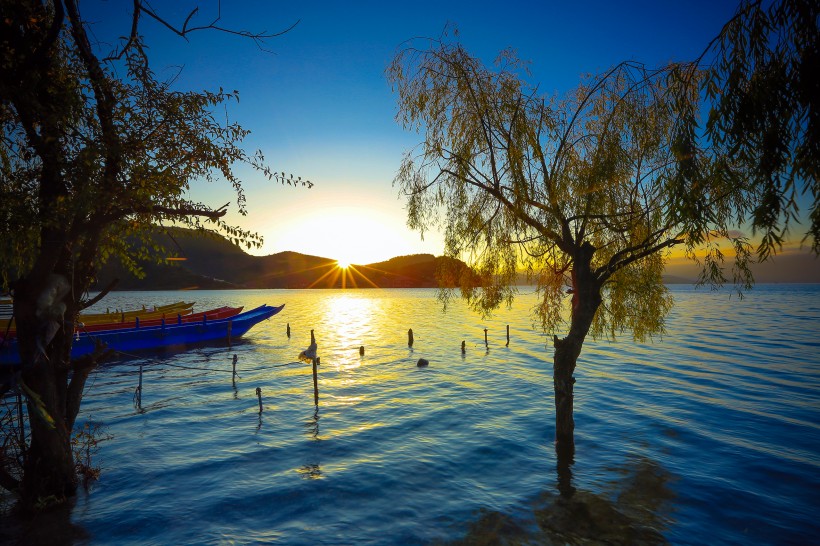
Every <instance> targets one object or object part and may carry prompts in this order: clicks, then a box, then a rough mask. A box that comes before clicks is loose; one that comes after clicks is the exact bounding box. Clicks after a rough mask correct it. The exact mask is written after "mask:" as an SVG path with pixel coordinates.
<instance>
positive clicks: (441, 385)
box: [72, 285, 820, 545]
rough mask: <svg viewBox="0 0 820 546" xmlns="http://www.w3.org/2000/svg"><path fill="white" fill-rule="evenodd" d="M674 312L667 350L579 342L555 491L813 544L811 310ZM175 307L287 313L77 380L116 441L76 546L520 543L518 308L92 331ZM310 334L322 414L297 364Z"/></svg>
mask: <svg viewBox="0 0 820 546" xmlns="http://www.w3.org/2000/svg"><path fill="white" fill-rule="evenodd" d="M672 292H673V295H674V298H675V302H676V305H675V308H674V310H673V311H672V314H671V315H670V317H669V320H668V333H667V334H666V335H665V336H663V338H662V339H659V340H655V341H654V342H652V343H643V344H636V343H633V342H632V341H631V340H630V339H629V338H626V337H625V338H622V339H618V340H617V341H616V342H607V341H592V340H587V342H586V344H585V346H584V350H583V353H582V355H581V358H580V360H579V362H578V368H577V371H576V376H577V379H578V382H577V384H576V425H577V430H576V443H577V448H576V454H575V464H574V466H573V484H574V486H575V487H576V488H577V489H578V490H579V491H583V492H589V493H590V494H594V495H599V496H601V497H603V498H607V499H611V500H612V502H616V501H618V502H620V501H624V500H630V501H631V502H633V507H637V508H636V510H638V511H643V512H646V513H647V514H648V515H647V518H648V519H646V521H648V522H650V523H649V524H651V525H652V526H653V528H654V529H656V530H657V531H659V532H660V533H662V535H663V537H664V539H665V540H667V541H669V542H671V543H674V544H704V543H727V544H728V543H734V544H787V543H795V544H796V543H803V542H807V541H811V540H816V539H817V537H818V536H820V529H818V526H817V523H816V518H817V514H818V513H820V505H819V503H818V500H820V497H818V491H820V424H819V423H820V357H818V355H819V354H820V352H819V351H818V348H820V342H818V339H820V338H818V332H820V329H819V328H818V326H820V288H819V287H818V286H817V285H795V286H791V285H789V286H787V285H782V286H781V285H770V286H759V287H756V288H755V289H754V290H753V291H752V292H751V293H750V294H748V295H747V296H746V297H745V298H744V299H743V300H739V299H738V298H737V297H736V296H732V295H730V294H729V293H728V292H709V291H706V290H694V289H691V288H689V287H673V288H672ZM183 297H184V298H185V299H188V300H190V299H196V301H197V305H196V308H197V309H200V310H201V309H205V308H208V307H216V306H220V305H244V306H245V308H246V309H247V308H251V307H253V306H256V305H259V304H262V303H269V304H271V305H278V304H281V303H285V304H286V307H285V310H284V311H283V312H282V313H281V314H279V315H277V316H275V317H274V318H272V319H271V320H269V321H266V322H265V323H263V324H260V325H259V326H257V327H255V328H254V329H253V330H251V332H250V333H249V334H248V335H247V336H246V337H245V338H244V339H242V340H241V341H238V342H236V343H234V344H233V346H232V347H227V346H222V347H207V348H198V349H195V350H190V351H186V352H181V353H176V354H164V355H156V354H154V355H145V356H142V357H140V358H139V359H123V360H121V361H116V362H113V363H110V364H107V365H104V366H103V367H101V368H100V369H99V370H98V371H96V372H95V373H94V375H93V377H92V378H91V381H90V382H89V387H88V391H87V394H86V399H85V403H84V406H83V412H82V414H81V416H80V418H79V422H83V421H84V420H91V421H94V422H102V423H104V424H105V425H106V427H107V432H108V433H109V434H111V435H112V436H113V438H112V439H111V440H108V441H105V442H103V443H102V444H101V450H100V453H99V461H100V462H101V463H102V465H103V474H102V477H101V479H100V480H99V481H98V482H96V483H94V484H93V485H92V486H91V488H90V490H89V491H88V493H83V494H82V495H81V496H80V498H79V499H78V502H77V505H76V506H75V508H74V511H73V516H72V521H73V523H74V524H75V525H77V526H79V527H80V528H82V529H84V530H85V532H86V533H87V537H88V542H89V543H91V544H117V545H122V544H224V543H240V544H244V543H279V544H296V545H302V544H304V545H316V544H428V543H440V542H446V541H451V540H458V539H463V538H464V537H465V534H466V533H467V532H468V530H469V529H470V527H471V525H472V524H473V523H474V522H476V521H477V520H478V519H480V517H481V514H486V513H490V512H498V513H502V514H505V515H507V516H508V517H509V518H510V520H511V521H514V522H517V524H516V525H518V526H519V527H520V528H522V529H532V528H533V527H537V523H536V522H535V519H534V516H533V510H534V506H537V505H538V503H539V499H543V498H544V495H550V494H553V493H554V492H555V488H556V460H555V452H554V446H553V430H554V429H553V426H554V425H553V419H554V407H553V393H552V347H551V341H550V340H551V336H547V335H545V334H543V333H542V332H540V331H538V330H537V329H533V327H532V319H531V316H530V314H529V311H530V309H531V307H532V306H533V305H534V303H535V300H534V296H533V295H532V294H531V293H527V291H526V290H523V293H522V295H521V297H520V298H519V299H518V300H516V303H515V305H514V307H513V309H510V310H506V309H502V310H500V311H499V312H498V313H497V314H496V315H495V316H493V317H492V318H490V319H487V320H483V319H481V317H479V316H477V315H475V314H473V313H471V312H469V311H468V310H467V309H466V308H465V307H464V306H463V305H462V304H461V303H459V302H456V303H455V304H454V305H453V306H452V307H451V308H450V309H449V310H448V311H447V313H446V314H444V313H442V310H441V305H440V303H439V302H438V301H437V300H436V297H435V291H434V290H378V289H373V290H345V291H341V290H322V291H319V290H315V291H278V290H268V291H220V292H208V291H204V292H186V293H179V292H157V293H117V294H113V295H111V296H110V297H109V298H108V299H107V300H106V301H105V302H104V305H102V308H103V309H104V308H105V307H106V306H109V307H133V306H135V305H137V304H140V305H141V304H142V303H149V304H163V303H169V302H173V301H177V300H179V299H182V298H183ZM288 323H289V324H290V328H291V337H290V338H288V337H287V336H286V335H285V330H286V324H288ZM508 324H509V325H510V329H511V340H510V344H509V346H508V347H507V346H506V325H508ZM410 328H412V329H413V333H414V338H415V343H414V345H413V346H412V347H409V346H408V343H407V330H408V329H410ZM485 328H486V329H487V338H488V340H487V343H486V344H485V341H484V329H485ZM311 329H312V330H314V334H315V336H316V340H317V343H318V347H319V356H320V357H321V365H320V366H319V372H318V373H319V391H320V395H319V397H320V401H319V405H318V408H317V407H315V406H314V404H313V384H312V373H311V366H310V365H306V364H304V363H299V362H297V355H298V354H299V352H300V351H301V350H303V349H305V348H306V347H307V346H308V344H309V343H310V330H311ZM462 340H463V341H465V345H466V354H462V353H461V342H462ZM362 346H363V347H364V355H360V353H359V347H362ZM234 354H235V355H237V357H238V366H237V372H238V377H236V378H233V377H232V375H231V360H232V356H233V355H234ZM419 358H425V359H427V360H428V361H429V363H430V365H429V366H428V367H426V368H419V367H417V366H416V362H417V361H418V359H419ZM140 366H142V367H143V391H142V403H141V407H139V408H137V407H135V406H134V403H133V393H134V388H135V387H136V384H137V380H138V370H139V367H140ZM257 388H259V389H261V393H262V405H263V412H262V413H261V414H260V413H259V406H258V399H257V396H256V389H257ZM647 476H649V477H650V478H652V477H654V478H652V479H650V478H647Z"/></svg>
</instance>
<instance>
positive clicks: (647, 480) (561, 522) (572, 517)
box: [452, 457, 674, 545]
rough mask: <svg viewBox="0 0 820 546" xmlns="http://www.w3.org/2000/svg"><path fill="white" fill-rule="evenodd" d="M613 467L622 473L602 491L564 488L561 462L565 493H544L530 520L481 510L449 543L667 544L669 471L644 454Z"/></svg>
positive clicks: (560, 477)
mask: <svg viewBox="0 0 820 546" xmlns="http://www.w3.org/2000/svg"><path fill="white" fill-rule="evenodd" d="M614 471H615V472H616V473H617V474H619V475H620V477H619V478H618V479H617V480H615V481H614V482H613V483H612V484H611V485H610V486H608V487H606V491H604V492H602V493H593V492H591V491H584V490H580V489H579V490H576V489H574V488H573V489H572V490H571V491H568V490H567V489H564V486H565V485H566V482H564V480H565V479H566V478H567V472H569V474H570V475H571V470H570V469H569V468H568V467H565V468H563V469H561V471H559V483H560V482H564V483H562V484H561V485H562V489H563V491H562V492H563V493H564V494H555V493H554V492H552V491H545V492H544V493H542V495H541V497H540V498H539V499H538V501H537V502H536V503H535V506H534V507H533V513H532V518H533V521H531V522H528V521H522V520H519V519H517V518H514V517H512V516H509V515H506V514H502V513H500V512H491V511H487V510H482V511H481V512H480V513H479V515H478V518H477V519H476V520H475V521H474V522H473V523H472V524H471V525H470V527H469V529H468V531H467V534H466V535H465V537H464V538H463V539H460V540H457V541H454V542H453V543H452V544H479V545H480V544H585V545H586V544H639V545H643V544H666V542H667V541H666V539H665V538H664V536H663V534H662V532H663V530H664V529H665V528H666V527H667V525H668V524H669V522H670V521H671V519H670V516H669V512H670V509H671V506H670V503H669V501H670V500H671V499H672V498H673V497H674V493H673V492H672V491H671V490H670V489H669V488H668V486H667V484H668V482H669V481H670V479H671V478H672V476H671V475H670V474H669V473H668V472H667V471H666V470H665V469H663V468H662V467H661V466H660V465H659V464H657V463H655V462H654V461H651V460H649V459H647V458H645V457H640V458H637V459H634V460H630V461H627V463H626V464H625V465H624V466H623V467H620V468H617V469H614Z"/></svg>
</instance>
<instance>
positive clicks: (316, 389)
mask: <svg viewBox="0 0 820 546" xmlns="http://www.w3.org/2000/svg"><path fill="white" fill-rule="evenodd" d="M318 360H319V359H318V358H314V359H313V403H314V404H315V405H317V406H318V405H319V374H318V372H317V371H316V365H317V364H318Z"/></svg>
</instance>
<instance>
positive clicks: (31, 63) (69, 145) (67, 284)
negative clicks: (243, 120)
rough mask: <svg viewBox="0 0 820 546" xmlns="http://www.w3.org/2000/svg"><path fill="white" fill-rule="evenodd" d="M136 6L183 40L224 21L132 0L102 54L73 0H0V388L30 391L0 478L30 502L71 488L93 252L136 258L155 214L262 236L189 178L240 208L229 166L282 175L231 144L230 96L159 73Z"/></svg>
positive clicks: (238, 131)
mask: <svg viewBox="0 0 820 546" xmlns="http://www.w3.org/2000/svg"><path fill="white" fill-rule="evenodd" d="M191 16H193V13H192V14H191ZM141 17H152V18H155V19H158V20H160V22H162V23H164V24H165V25H166V26H168V28H171V29H172V30H175V31H176V32H177V33H179V34H181V35H183V36H184V35H186V34H187V33H188V32H190V31H192V30H201V29H203V28H211V29H214V30H217V31H218V30H226V29H220V28H219V27H218V26H217V23H212V24H210V25H205V27H193V26H188V25H189V23H190V22H191V20H192V17H190V16H189V18H188V19H187V20H186V22H185V24H184V25H183V27H181V28H176V27H173V26H172V25H170V24H168V23H167V22H165V21H164V20H162V19H161V18H160V17H159V15H158V14H157V13H156V12H154V11H153V10H152V9H151V8H150V7H149V6H148V5H147V4H145V3H143V2H141V1H138V0H136V1H134V2H133V19H132V23H131V26H130V28H129V29H125V30H126V32H123V34H124V35H125V38H123V39H122V41H121V42H120V43H119V44H117V45H116V49H115V50H114V51H113V52H110V53H108V54H106V53H107V52H103V51H101V50H100V47H99V45H95V44H92V42H91V40H89V35H88V29H87V25H86V23H85V22H84V20H83V18H82V17H81V15H80V10H79V6H78V2H77V0H57V1H38V0H26V1H21V0H0V66H2V74H3V77H2V78H0V123H2V126H3V137H2V144H0V191H2V194H1V196H0V273H2V283H3V288H4V289H8V290H10V291H11V293H12V294H13V296H14V306H13V309H14V318H15V320H16V328H17V339H18V346H19V352H20V360H21V365H20V366H18V367H16V368H15V370H14V377H13V380H12V382H11V383H8V382H7V383H5V384H4V385H2V390H4V391H5V390H6V389H8V388H18V389H20V391H21V392H23V393H24V394H25V396H26V401H27V407H28V412H27V414H28V421H29V423H28V424H29V428H30V444H29V445H28V446H27V449H26V450H25V453H24V454H23V459H24V464H23V467H22V470H21V471H15V469H14V465H13V464H11V463H13V461H9V460H5V459H4V460H3V461H2V463H3V464H2V465H0V466H2V467H1V468H0V486H3V487H5V488H6V489H9V490H13V491H17V492H18V493H19V494H20V496H21V498H22V501H23V506H26V507H32V506H35V505H43V504H49V502H59V501H61V500H64V499H65V498H66V497H68V496H70V495H72V494H73V493H74V491H75V489H76V485H77V477H76V475H75V469H74V461H73V460H72V452H71V449H70V437H71V432H72V428H73V426H74V421H75V419H76V416H77V414H78V411H79V408H80V403H81V399H82V394H83V389H84V387H85V382H86V379H87V377H88V375H89V373H90V371H91V370H92V369H93V367H94V366H95V365H96V362H97V360H98V357H99V354H95V355H91V356H90V357H86V358H82V359H79V360H73V361H72V359H71V358H70V353H71V344H72V334H73V331H74V325H75V322H76V320H77V316H78V313H79V312H80V311H81V310H82V309H83V308H85V307H88V306H89V305H91V304H92V303H94V302H95V301H97V298H93V299H89V298H88V288H89V286H90V283H91V282H92V281H93V279H94V277H95V274H96V272H97V270H98V268H99V266H100V264H101V263H102V262H104V260H105V259H106V258H107V257H109V256H111V255H112V254H118V255H120V257H121V258H122V259H123V260H125V261H126V262H130V263H133V260H134V258H135V257H137V256H139V254H140V253H144V252H146V251H147V250H146V249H145V247H138V248H135V249H134V248H128V247H127V246H126V243H125V241H126V240H129V239H130V238H131V236H133V235H137V236H145V234H146V233H147V232H150V231H151V230H154V229H161V228H160V227H159V226H161V225H162V224H163V223H164V222H175V223H177V224H183V225H186V226H189V227H195V228H199V229H202V230H210V231H216V232H221V233H223V234H225V235H227V236H228V237H229V238H231V239H232V240H234V241H235V242H239V243H244V244H247V245H258V244H260V243H261V241H260V239H259V237H258V236H256V235H254V234H253V233H250V232H248V231H245V230H242V229H240V228H237V227H233V226H230V225H228V224H226V223H225V222H224V221H223V220H222V217H223V216H224V214H225V208H226V206H227V205H226V206H223V207H220V208H216V207H212V206H209V205H207V204H204V203H199V202H196V201H194V200H192V199H191V198H190V195H189V189H190V188H191V185H192V184H193V183H194V182H196V183H201V182H213V183H216V182H223V183H226V184H227V185H228V187H230V188H231V189H232V190H233V193H234V194H235V195H236V201H237V205H238V208H239V212H240V213H242V214H244V213H245V196H244V193H243V190H242V185H241V181H240V180H239V178H238V177H237V176H236V174H235V173H234V170H233V169H234V165H235V164H236V163H243V164H249V165H251V166H252V167H255V168H257V169H259V170H260V171H262V172H263V173H264V174H265V175H267V176H268V177H269V178H273V179H279V180H280V181H282V180H283V178H284V175H277V174H275V173H272V172H271V171H270V170H269V169H267V167H265V166H264V164H263V160H264V158H263V157H262V155H261V153H258V152H257V153H253V154H250V153H248V152H246V151H245V150H244V149H243V148H242V147H241V142H242V140H243V138H244V137H245V136H246V134H247V131H246V130H245V129H243V128H242V127H240V126H239V125H237V124H235V123H230V122H227V121H226V120H225V112H224V111H222V112H221V113H217V109H218V108H219V109H221V108H224V106H223V103H225V102H226V101H231V100H233V99H235V98H236V94H235V92H234V93H228V92H224V91H223V90H221V89H220V90H219V91H217V92H208V91H203V92H181V91H176V90H174V89H173V88H172V86H171V84H170V83H167V82H161V81H158V80H157V79H156V78H155V77H154V75H153V73H152V71H151V70H150V68H149V65H148V56H147V53H146V51H147V50H146V48H145V47H144V46H143V40H142V38H141V36H140V33H139V23H140V18H141ZM238 34H242V35H244V36H246V37H249V38H251V39H255V40H260V39H264V38H265V37H268V36H270V35H267V36H266V35H264V34H249V33H245V32H239V33H238ZM288 181H291V182H292V180H288ZM145 240H147V237H146V239H145Z"/></svg>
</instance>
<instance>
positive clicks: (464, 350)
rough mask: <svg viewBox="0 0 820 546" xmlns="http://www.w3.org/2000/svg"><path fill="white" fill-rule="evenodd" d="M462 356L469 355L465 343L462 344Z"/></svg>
mask: <svg viewBox="0 0 820 546" xmlns="http://www.w3.org/2000/svg"><path fill="white" fill-rule="evenodd" d="M461 354H467V345H466V344H465V342H464V341H462V342H461Z"/></svg>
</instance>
